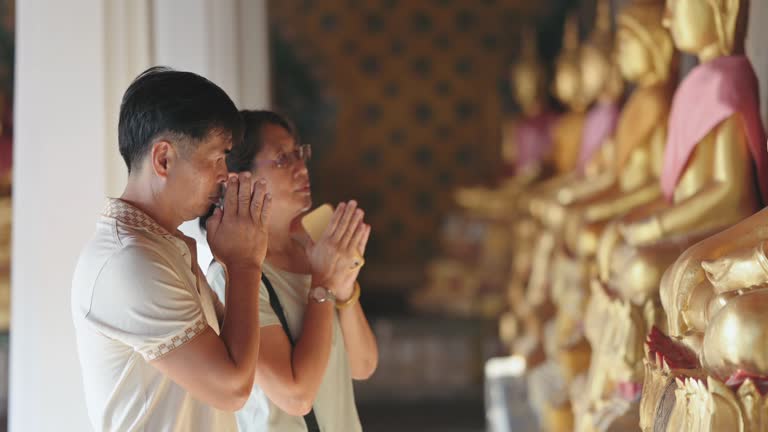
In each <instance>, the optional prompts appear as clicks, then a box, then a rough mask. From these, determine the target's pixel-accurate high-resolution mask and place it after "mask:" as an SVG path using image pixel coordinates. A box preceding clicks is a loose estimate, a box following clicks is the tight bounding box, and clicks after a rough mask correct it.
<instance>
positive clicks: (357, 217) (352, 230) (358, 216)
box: [340, 209, 365, 249]
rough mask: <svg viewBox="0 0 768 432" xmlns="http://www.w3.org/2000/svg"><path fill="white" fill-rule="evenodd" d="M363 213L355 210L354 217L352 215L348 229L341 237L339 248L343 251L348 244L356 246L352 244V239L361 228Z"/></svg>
mask: <svg viewBox="0 0 768 432" xmlns="http://www.w3.org/2000/svg"><path fill="white" fill-rule="evenodd" d="M364 214H365V212H363V211H362V210H361V209H357V210H355V213H354V215H352V221H351V222H350V224H349V227H348V228H347V232H345V233H344V236H342V237H341V243H340V244H341V247H342V248H344V249H347V248H348V247H349V245H350V244H357V242H356V241H355V242H352V239H353V238H355V239H356V238H357V237H356V236H357V231H358V230H359V229H360V228H361V227H363V225H364V224H363V216H364Z"/></svg>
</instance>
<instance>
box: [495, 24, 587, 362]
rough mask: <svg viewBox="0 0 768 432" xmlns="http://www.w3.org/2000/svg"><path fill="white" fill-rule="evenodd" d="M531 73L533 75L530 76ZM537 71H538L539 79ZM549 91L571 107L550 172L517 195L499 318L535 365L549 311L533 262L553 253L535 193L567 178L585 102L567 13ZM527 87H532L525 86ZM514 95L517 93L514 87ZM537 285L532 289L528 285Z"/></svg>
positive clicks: (558, 127) (558, 128)
mask: <svg viewBox="0 0 768 432" xmlns="http://www.w3.org/2000/svg"><path fill="white" fill-rule="evenodd" d="M528 77H530V78H533V77H534V75H528ZM540 78H541V75H539V79H540ZM554 83H555V85H554V86H553V91H554V93H555V96H556V97H557V98H558V99H559V100H560V101H561V102H562V103H563V105H565V106H567V107H569V109H570V111H569V112H567V113H565V114H562V115H560V116H559V117H558V118H557V120H556V122H555V123H554V125H553V126H552V127H551V128H550V129H551V139H552V146H553V151H552V153H551V154H552V158H553V167H554V174H555V175H554V176H552V177H545V178H544V179H542V181H539V182H537V183H535V184H533V185H531V187H529V188H527V189H526V190H525V191H524V192H523V193H522V194H521V195H520V196H519V197H518V198H517V199H516V200H515V202H516V204H517V206H518V212H517V213H516V220H515V222H514V224H513V236H514V238H515V239H516V242H517V241H521V242H522V243H520V244H522V245H530V247H524V246H518V245H517V243H516V247H515V257H514V261H513V264H512V269H513V270H512V275H511V278H510V283H509V287H508V295H509V304H510V307H511V309H512V310H511V312H510V314H509V315H508V316H506V317H504V319H503V320H502V322H501V326H502V328H501V332H502V334H503V335H504V336H505V337H506V338H507V342H508V343H509V344H510V348H511V349H510V350H511V351H512V352H513V353H515V354H519V355H523V356H525V357H526V359H527V364H528V367H529V368H531V367H535V366H536V365H538V364H539V363H540V362H541V361H543V360H544V352H543V346H542V343H541V342H542V338H543V323H544V322H545V321H546V320H548V319H549V318H550V317H551V316H552V313H553V308H552V305H551V302H550V301H549V295H548V294H547V292H546V291H547V290H546V289H542V288H541V285H542V283H546V272H545V271H543V270H545V269H544V268H542V267H541V266H539V269H538V270H536V269H534V267H535V265H534V263H535V262H537V261H541V260H547V259H548V256H549V254H550V253H551V248H549V246H548V245H549V244H551V240H553V239H552V237H551V236H550V235H549V233H548V232H546V231H542V229H541V228H542V227H541V224H540V220H541V218H542V217H543V216H544V215H545V214H546V211H543V210H542V209H541V208H540V205H539V202H538V200H537V197H538V196H539V195H542V194H546V193H547V192H548V191H549V190H552V189H555V188H557V187H558V186H559V185H561V184H565V183H566V182H567V178H568V176H569V175H570V174H569V172H570V171H571V170H572V169H573V167H574V166H575V163H576V158H577V156H578V146H579V144H580V141H581V138H580V137H581V132H582V126H583V121H584V116H585V113H584V111H585V109H586V105H585V104H584V98H583V96H582V93H581V90H580V84H581V77H580V65H579V32H578V23H577V21H576V16H572V17H569V18H568V19H567V21H566V24H565V29H564V32H563V48H562V51H561V53H560V55H559V56H558V58H557V61H556V69H555V76H554ZM529 88H531V87H529ZM516 94H518V92H517V91H516ZM531 286H536V287H537V288H536V289H533V290H531V289H530V288H529V287H531Z"/></svg>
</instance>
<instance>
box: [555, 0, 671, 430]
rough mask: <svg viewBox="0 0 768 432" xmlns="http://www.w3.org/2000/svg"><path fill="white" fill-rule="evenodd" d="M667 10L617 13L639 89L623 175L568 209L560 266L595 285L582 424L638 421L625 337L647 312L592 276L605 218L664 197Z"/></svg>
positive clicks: (579, 287) (645, 2)
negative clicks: (627, 386) (628, 386)
mask: <svg viewBox="0 0 768 432" xmlns="http://www.w3.org/2000/svg"><path fill="white" fill-rule="evenodd" d="M663 11H664V1H663V0H633V1H631V2H630V3H629V4H628V5H627V6H626V7H625V8H623V9H622V11H621V12H620V13H619V15H618V17H617V24H618V29H617V36H616V39H617V62H618V65H619V68H620V69H621V72H622V75H623V76H624V77H625V78H626V79H627V81H630V82H633V83H634V84H635V86H636V88H635V90H634V92H633V93H632V95H631V96H630V98H629V100H628V101H627V103H626V104H625V106H624V107H623V109H622V112H621V117H620V119H619V124H618V127H617V129H616V133H615V136H614V138H613V141H614V145H615V147H614V155H613V160H612V161H611V162H612V163H613V168H612V171H613V172H614V173H616V175H615V176H613V178H612V184H611V185H610V186H609V188H607V189H605V190H603V191H600V192H598V193H596V194H593V195H592V196H588V197H586V198H584V199H581V200H579V201H576V202H575V203H574V204H572V205H571V206H569V207H568V208H567V210H566V222H565V247H564V256H563V257H562V258H561V259H562V260H563V261H564V262H565V263H567V266H562V265H561V273H563V271H562V270H570V271H571V272H572V273H574V275H573V276H571V277H570V278H569V284H568V289H569V290H570V291H571V292H577V293H578V292H581V293H582V294H581V295H584V294H583V293H584V292H588V293H589V292H591V295H589V300H588V305H587V307H586V311H584V317H585V318H584V319H585V321H584V332H585V336H586V338H587V340H588V341H589V343H590V346H591V348H592V356H591V361H590V366H589V372H588V374H587V378H586V388H587V389H588V391H587V394H586V397H585V395H584V392H583V391H581V392H580V393H579V394H578V395H577V396H576V397H573V398H572V399H573V407H574V413H575V416H576V430H578V431H591V430H609V429H612V428H613V429H614V430H617V429H616V428H618V429H620V430H631V428H630V427H628V426H627V425H628V424H629V425H631V424H632V423H633V422H634V424H635V425H636V424H637V420H636V418H637V410H636V406H635V407H632V406H631V400H630V401H627V400H625V399H624V398H623V397H622V395H621V393H622V392H623V390H624V389H619V388H618V386H617V384H619V383H620V382H631V381H632V379H631V377H632V376H633V374H632V373H631V371H632V369H631V368H629V369H628V368H627V367H626V364H627V363H630V364H632V365H634V364H638V365H639V364H640V361H641V359H642V350H641V351H640V352H639V353H636V352H626V350H625V348H626V346H625V344H624V343H623V342H624V340H626V339H631V338H632V336H631V332H632V331H634V330H635V328H636V327H635V326H633V323H632V320H633V319H635V320H637V319H638V318H642V314H641V313H639V312H641V311H638V310H635V309H632V305H631V304H629V303H628V302H623V301H622V300H621V299H620V298H616V297H615V296H611V295H610V294H611V293H607V292H606V291H605V290H604V289H603V286H602V285H601V284H599V283H597V282H596V281H595V282H593V283H590V282H589V277H590V276H592V275H593V274H594V273H595V270H596V269H595V268H594V267H595V266H594V258H595V253H596V249H597V240H598V238H599V236H600V235H601V233H602V232H603V230H604V229H605V227H606V224H607V223H608V222H609V221H610V220H611V219H613V218H615V217H618V216H620V215H622V214H624V213H626V212H627V211H629V210H631V209H632V208H635V207H638V206H640V205H643V204H646V203H649V202H651V201H653V200H654V199H657V198H659V197H660V196H661V188H660V186H659V174H660V172H661V168H662V166H661V165H662V155H663V151H664V144H665V140H666V123H667V117H668V113H669V105H670V101H671V97H672V91H673V82H674V74H673V71H674V70H675V61H676V59H677V57H676V55H675V49H674V46H673V44H672V39H671V37H670V35H669V33H668V32H667V30H666V29H664V28H663V27H662V25H661V17H662V15H663ZM571 303H572V304H573V303H575V302H573V301H572V302H571ZM606 322H611V323H612V324H613V325H612V326H606V325H605V323H606ZM642 338H643V336H642V335H641V336H639V340H641V341H642ZM639 346H640V348H641V347H642V346H641V345H639ZM623 393H626V392H623ZM633 419H634V420H633Z"/></svg>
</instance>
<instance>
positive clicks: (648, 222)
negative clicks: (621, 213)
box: [618, 216, 664, 246]
mask: <svg viewBox="0 0 768 432" xmlns="http://www.w3.org/2000/svg"><path fill="white" fill-rule="evenodd" d="M618 229H619V232H620V233H621V236H622V237H623V238H624V240H625V241H626V242H627V243H628V244H630V245H633V246H643V245H647V244H649V243H652V242H654V241H656V240H658V239H660V238H662V237H663V236H664V231H663V230H662V228H661V222H660V221H659V219H658V218H657V217H655V216H650V217H647V218H643V219H641V220H638V221H635V222H632V223H620V224H619V226H618Z"/></svg>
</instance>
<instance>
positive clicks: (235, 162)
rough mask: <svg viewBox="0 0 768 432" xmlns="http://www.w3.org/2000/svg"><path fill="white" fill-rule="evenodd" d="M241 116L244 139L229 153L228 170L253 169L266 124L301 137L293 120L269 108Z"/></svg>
mask: <svg viewBox="0 0 768 432" xmlns="http://www.w3.org/2000/svg"><path fill="white" fill-rule="evenodd" d="M240 118H241V119H242V125H243V140H242V141H241V142H240V143H238V144H236V145H234V146H233V147H232V151H230V152H229V154H228V155H227V170H228V171H229V172H231V173H238V172H243V171H252V170H253V160H254V159H255V158H256V155H257V154H258V153H259V152H260V151H261V149H262V148H263V147H264V142H263V141H262V139H261V130H262V128H263V127H264V126H267V125H272V126H280V127H281V128H283V129H285V130H286V132H288V133H289V134H291V136H292V137H293V139H294V140H296V141H297V144H298V140H299V137H298V135H297V134H296V129H295V128H294V127H293V125H292V124H291V122H289V121H288V119H286V118H285V117H283V116H282V115H280V114H278V113H276V112H274V111H267V110H242V111H240ZM214 209H215V207H214V206H211V208H210V209H209V210H208V213H206V214H205V216H202V217H200V229H201V230H203V231H205V224H206V222H207V221H208V218H209V217H211V215H212V214H213V210H214Z"/></svg>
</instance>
